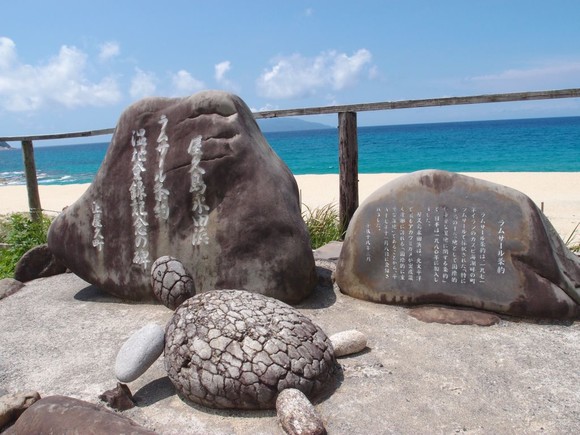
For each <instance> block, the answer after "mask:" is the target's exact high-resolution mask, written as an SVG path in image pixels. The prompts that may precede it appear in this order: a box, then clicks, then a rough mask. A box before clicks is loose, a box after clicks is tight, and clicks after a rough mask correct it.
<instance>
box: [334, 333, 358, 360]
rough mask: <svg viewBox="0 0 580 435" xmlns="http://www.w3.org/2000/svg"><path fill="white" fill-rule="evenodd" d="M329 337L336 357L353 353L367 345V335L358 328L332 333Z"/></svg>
mask: <svg viewBox="0 0 580 435" xmlns="http://www.w3.org/2000/svg"><path fill="white" fill-rule="evenodd" d="M329 339H330V342H331V343H332V347H333V348H334V355H335V356H336V357H339V356H346V355H352V354H353V353H358V352H360V351H362V350H364V349H365V348H366V347H367V336H366V335H364V334H363V333H362V332H360V331H357V330H356V329H350V330H348V331H342V332H337V333H336V334H332V335H331V336H330V337H329Z"/></svg>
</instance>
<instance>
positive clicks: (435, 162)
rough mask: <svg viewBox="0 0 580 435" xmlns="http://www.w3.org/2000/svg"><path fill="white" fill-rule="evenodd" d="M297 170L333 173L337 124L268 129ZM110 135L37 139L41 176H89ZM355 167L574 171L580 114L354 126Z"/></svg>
mask: <svg viewBox="0 0 580 435" xmlns="http://www.w3.org/2000/svg"><path fill="white" fill-rule="evenodd" d="M264 135H265V136H266V139H267V140H268V142H269V143H270V145H271V146H272V148H273V149H274V150H275V151H276V152H277V153H278V155H279V156H280V157H281V158H282V159H283V160H284V161H285V162H286V164H287V165H288V166H289V167H290V169H291V170H292V172H293V173H294V174H295V175H303V174H337V173H338V131H337V129H336V128H329V129H324V130H309V131H293V132H285V133H279V132H277V133H265V134H264ZM108 145H109V144H108V143H92V144H78V145H56V146H38V142H36V143H35V148H34V153H35V160H36V168H37V172H38V182H39V184H77V183H90V182H91V181H92V180H93V177H94V176H95V174H96V172H97V170H98V168H99V166H100V164H101V162H102V160H103V158H104V156H105V153H106V152H107V147H108ZM358 145H359V172H360V173H381V172H390V173H407V172H412V171H417V170H421V169H427V168H436V169H444V170H448V171H454V172H527V171H529V172H578V171H580V117H565V118H542V119H521V120H501V121H474V122H452V123H437V124H413V125H394V126H378V127H359V129H358ZM7 184H25V178H24V172H23V163H22V153H21V151H20V150H19V149H16V150H11V151H0V185H7Z"/></svg>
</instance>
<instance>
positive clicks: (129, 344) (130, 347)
mask: <svg viewBox="0 0 580 435" xmlns="http://www.w3.org/2000/svg"><path fill="white" fill-rule="evenodd" d="M164 342H165V332H164V331H163V328H161V326H159V325H157V324H155V323H148V324H147V325H145V326H144V327H143V328H141V329H139V330H138V331H136V332H134V333H133V334H132V335H131V336H130V337H129V338H128V339H127V341H126V342H125V343H124V344H123V346H121V349H120V350H119V353H118V354H117V359H116V360H115V376H116V377H117V379H118V380H119V381H120V382H124V383H126V382H132V381H134V380H135V379H137V378H138V377H139V376H141V375H142V374H143V373H145V372H146V371H147V369H148V368H149V367H151V364H153V363H154V362H155V360H156V359H157V358H159V356H160V355H161V353H162V352H163V345H164Z"/></svg>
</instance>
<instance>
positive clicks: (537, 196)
mask: <svg viewBox="0 0 580 435" xmlns="http://www.w3.org/2000/svg"><path fill="white" fill-rule="evenodd" d="M401 175H402V174H360V175H359V199H360V202H361V203H362V202H363V201H364V199H366V198H367V197H368V196H369V195H370V194H371V193H372V192H374V191H375V190H376V189H378V188H379V187H381V186H383V185H384V184H385V183H387V182H389V181H390V180H393V179H395V178H397V177H399V176H401ZM466 175H470V176H473V177H476V178H481V179H484V180H488V181H492V182H495V183H499V184H503V185H505V186H508V187H512V188H514V189H517V190H519V191H521V192H523V193H525V194H526V195H528V196H529V197H530V198H531V199H532V200H533V201H534V202H535V203H536V204H537V205H538V207H540V206H541V204H542V203H544V212H545V214H546V216H548V218H549V219H550V221H551V222H552V224H553V225H554V227H555V228H556V230H558V232H559V233H560V235H562V237H563V238H564V239H565V238H567V237H568V235H569V234H570V233H571V232H572V230H573V229H574V227H575V226H576V225H577V224H578V223H579V222H580V172H533V173H532V172H481V173H468V174H466ZM296 180H297V182H298V187H299V189H300V191H301V197H302V203H303V204H305V205H306V206H308V207H309V208H310V209H312V208H316V207H320V206H323V205H326V204H331V203H333V204H338V190H339V186H338V175H299V176H296ZM88 186H89V185H88V184H72V185H64V186H40V187H39V190H40V201H41V204H42V207H43V209H45V210H47V211H51V212H58V211H60V210H62V208H63V207H65V206H67V205H70V204H72V203H73V202H74V201H76V200H77V199H78V198H79V197H80V196H81V195H82V194H83V192H84V191H85V190H86V189H87V187H88ZM27 210H28V198H27V193H26V186H1V187H0V214H5V213H10V212H15V211H27ZM576 240H577V241H580V235H577V236H576Z"/></svg>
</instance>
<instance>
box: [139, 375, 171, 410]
mask: <svg viewBox="0 0 580 435" xmlns="http://www.w3.org/2000/svg"><path fill="white" fill-rule="evenodd" d="M174 394H175V387H174V386H173V384H172V383H171V381H170V380H169V378H168V377H167V376H164V377H162V378H158V379H155V380H154V381H151V382H149V383H148V384H147V385H144V386H143V387H141V388H140V389H139V390H138V391H137V392H136V393H135V394H134V395H133V399H134V400H135V403H136V405H137V406H138V407H139V408H143V407H145V406H151V405H153V404H155V403H157V402H159V401H161V400H163V399H167V398H168V397H171V396H173V395H174Z"/></svg>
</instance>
